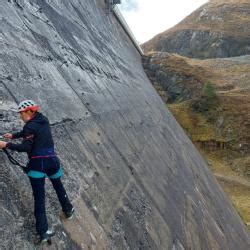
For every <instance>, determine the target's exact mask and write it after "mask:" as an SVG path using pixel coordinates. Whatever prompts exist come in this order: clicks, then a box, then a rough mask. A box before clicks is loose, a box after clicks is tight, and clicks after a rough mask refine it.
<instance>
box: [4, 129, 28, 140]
mask: <svg viewBox="0 0 250 250" xmlns="http://www.w3.org/2000/svg"><path fill="white" fill-rule="evenodd" d="M22 137H23V130H22V131H20V132H16V133H13V134H11V133H7V134H4V135H3V138H5V139H18V138H22Z"/></svg>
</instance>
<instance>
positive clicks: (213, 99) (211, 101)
mask: <svg viewBox="0 0 250 250" xmlns="http://www.w3.org/2000/svg"><path fill="white" fill-rule="evenodd" d="M218 100H219V98H218V96H217V94H216V92H215V89H214V86H213V84H212V83H211V82H210V81H208V82H206V83H205V84H204V86H203V89H202V94H201V97H200V98H198V99H197V100H195V101H194V103H193V105H192V106H193V109H194V111H198V112H201V113H206V112H208V111H210V110H211V109H213V108H214V107H215V106H216V105H217V104H218Z"/></svg>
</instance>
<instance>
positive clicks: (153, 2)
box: [119, 0, 208, 43]
mask: <svg viewBox="0 0 250 250" xmlns="http://www.w3.org/2000/svg"><path fill="white" fill-rule="evenodd" d="M121 1H122V4H121V5H119V8H120V10H121V11H122V14H123V15H124V17H125V19H126V21H127V23H128V25H129V26H130V28H131V30H132V31H133V33H134V35H135V37H136V39H137V40H138V42H139V43H144V42H146V41H148V40H149V39H151V38H152V37H154V36H155V35H157V34H159V33H160V32H163V31H165V30H167V29H169V28H171V27H173V26H174V25H175V24H177V23H179V22H180V21H181V20H182V19H183V18H185V17H186V16H188V15H189V14H191V13H192V12H193V11H194V10H196V9H197V8H199V7H200V6H201V5H203V4H204V3H207V2H208V0H121Z"/></svg>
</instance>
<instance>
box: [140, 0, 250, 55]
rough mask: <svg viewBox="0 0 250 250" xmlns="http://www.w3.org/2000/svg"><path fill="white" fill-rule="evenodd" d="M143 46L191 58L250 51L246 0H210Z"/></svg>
mask: <svg viewBox="0 0 250 250" xmlns="http://www.w3.org/2000/svg"><path fill="white" fill-rule="evenodd" d="M143 48H144V50H145V51H146V52H149V51H152V50H153V51H162V52H163V51H165V52H171V53H178V54H180V55H184V56H187V57H194V58H215V57H233V56H240V55H246V54H250V1H249V0H210V1H209V2H208V3H207V4H205V5H203V6H202V7H200V8H199V9H198V10H196V11H195V12H193V13H192V14H191V15H190V16H188V17H187V18H185V19H184V20H183V21H182V22H180V23H179V24H178V25H176V26H175V27H173V28H172V29H169V30H167V31H165V32H163V33H161V34H159V35H157V36H156V37H154V38H153V39H151V40H150V41H148V42H147V43H145V44H144V45H143Z"/></svg>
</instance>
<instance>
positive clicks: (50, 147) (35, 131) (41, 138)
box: [7, 112, 59, 172]
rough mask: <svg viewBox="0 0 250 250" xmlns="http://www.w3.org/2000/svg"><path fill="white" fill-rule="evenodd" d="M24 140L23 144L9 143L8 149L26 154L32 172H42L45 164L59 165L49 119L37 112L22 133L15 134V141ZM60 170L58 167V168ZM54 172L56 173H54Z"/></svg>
mask: <svg viewBox="0 0 250 250" xmlns="http://www.w3.org/2000/svg"><path fill="white" fill-rule="evenodd" d="M18 138H23V141H22V143H20V144H15V143H12V142H9V143H7V148H8V149H11V150H15V151H18V152H26V153H27V154H28V157H29V163H28V167H29V169H30V170H37V171H42V172H43V170H44V164H45V165H46V168H47V165H51V166H52V167H53V165H55V164H56V165H58V166H59V162H58V159H57V157H56V156H55V153H54V142H53V138H52V134H51V129H50V125H49V121H48V119H47V117H45V116H44V115H43V114H41V113H39V112H37V113H36V114H35V116H34V117H33V118H32V119H31V120H30V121H28V122H27V123H26V124H25V125H24V127H23V130H22V131H21V132H18V133H14V134H13V139H18ZM57 168H58V167H57ZM53 172H54V171H53Z"/></svg>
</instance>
